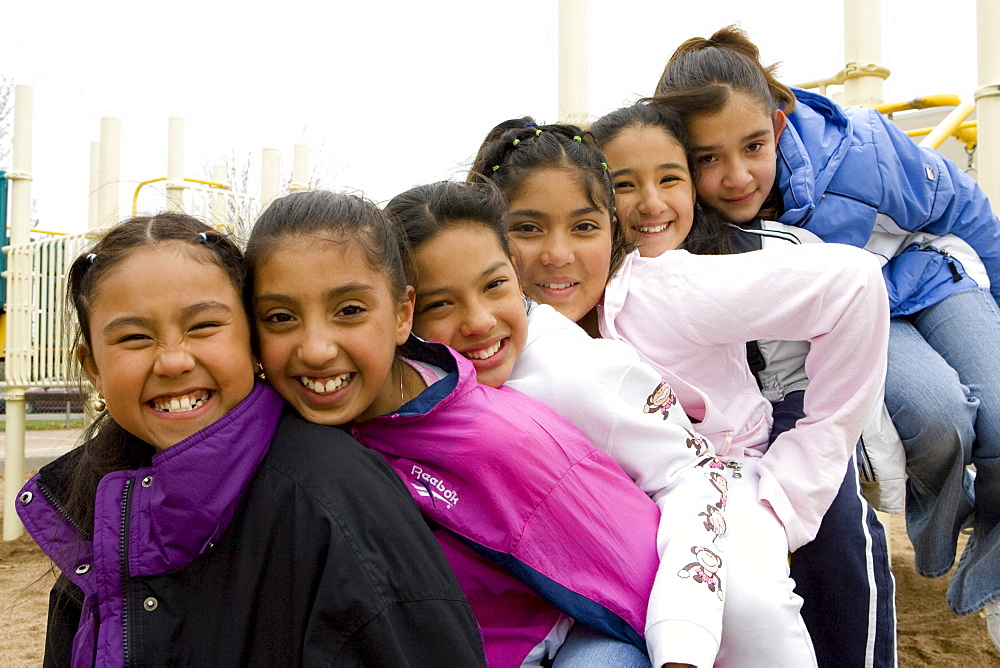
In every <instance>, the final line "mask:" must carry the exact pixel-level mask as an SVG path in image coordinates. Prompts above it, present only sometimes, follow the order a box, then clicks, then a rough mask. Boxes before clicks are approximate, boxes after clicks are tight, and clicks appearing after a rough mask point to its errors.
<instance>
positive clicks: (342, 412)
mask: <svg viewBox="0 0 1000 668" xmlns="http://www.w3.org/2000/svg"><path fill="white" fill-rule="evenodd" d="M412 294H413V293H412V289H410V290H409V291H408V293H407V296H408V299H407V300H406V301H405V302H403V303H400V302H399V301H397V300H396V299H395V298H394V295H393V294H392V290H391V289H390V287H389V281H388V279H387V278H386V276H385V275H384V274H383V273H381V272H378V271H376V270H374V269H372V267H371V266H369V264H368V261H367V260H366V259H365V255H364V252H363V250H362V249H361V248H359V247H358V246H357V244H356V243H355V242H352V241H344V242H335V241H331V240H326V239H316V238H313V237H309V238H286V239H282V240H281V242H280V243H279V244H278V245H277V246H276V248H275V250H274V251H273V252H271V253H270V254H269V255H268V256H267V257H266V258H265V259H263V261H262V262H261V263H260V265H259V266H258V267H257V271H256V274H255V284H254V286H253V306H254V317H255V320H256V327H257V334H258V337H259V339H260V352H261V363H262V364H263V366H264V372H265V374H266V376H267V379H268V381H269V382H270V383H271V384H272V385H273V386H274V389H276V390H277V391H278V393H279V394H280V395H281V396H282V397H284V399H285V401H287V402H288V403H290V404H291V405H292V406H293V407H295V409H296V410H297V411H298V412H299V414H300V415H301V416H302V417H303V418H305V419H306V420H308V421H309V422H314V423H316V424H326V425H341V424H346V423H348V422H351V421H359V422H360V421H363V420H367V419H369V418H372V417H375V416H377V415H382V414H383V413H388V412H390V411H393V410H396V409H397V408H399V405H400V403H401V401H400V400H399V395H400V388H399V385H398V383H399V381H398V379H397V377H396V376H394V375H393V374H391V373H390V371H391V369H392V364H393V360H394V356H395V352H396V346H397V345H401V344H403V343H404V342H405V341H406V338H407V336H408V335H409V333H410V324H411V322H412V317H413V301H412Z"/></svg>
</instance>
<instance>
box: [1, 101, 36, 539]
mask: <svg viewBox="0 0 1000 668" xmlns="http://www.w3.org/2000/svg"><path fill="white" fill-rule="evenodd" d="M32 106H33V104H32V90H31V86H25V85H18V86H16V87H15V89H14V155H13V166H14V169H13V171H11V172H8V173H7V174H6V177H7V178H8V179H11V180H13V181H14V183H13V187H12V188H11V194H10V199H11V207H10V208H11V218H10V239H11V244H13V245H19V244H25V243H27V242H28V240H29V238H30V232H31V134H32V129H31V123H32ZM18 259H19V258H17V257H16V254H15V257H9V258H8V263H7V271H6V272H5V274H6V277H7V345H6V350H5V351H4V355H5V358H6V359H5V362H4V370H5V374H6V380H7V392H6V395H5V396H6V400H7V408H6V412H7V421H6V424H5V430H6V445H5V447H4V490H3V491H4V494H3V496H4V510H3V539H4V540H15V539H16V538H19V537H20V536H21V534H23V533H24V527H23V526H22V525H21V520H20V518H18V516H17V511H16V510H15V507H14V503H15V501H16V499H17V492H18V491H19V490H20V489H21V483H23V482H24V426H25V406H24V387H23V386H21V385H19V384H18V383H19V382H23V378H24V368H23V367H24V364H25V359H24V351H25V350H26V349H27V345H28V344H29V343H30V342H29V341H26V340H25V337H24V336H23V330H25V329H27V328H28V327H29V326H30V324H31V313H30V312H29V309H30V299H29V300H25V301H28V302H29V303H27V304H26V303H24V302H23V301H22V303H18V300H19V299H20V300H24V298H25V297H27V296H28V294H27V291H26V290H23V289H21V290H18V289H17V288H18V287H19V286H18V284H21V285H23V283H24V281H25V277H24V276H23V274H22V272H21V271H20V270H21V265H22V264H23V262H19V261H18ZM29 270H30V267H29ZM27 280H29V281H30V278H28V279H27Z"/></svg>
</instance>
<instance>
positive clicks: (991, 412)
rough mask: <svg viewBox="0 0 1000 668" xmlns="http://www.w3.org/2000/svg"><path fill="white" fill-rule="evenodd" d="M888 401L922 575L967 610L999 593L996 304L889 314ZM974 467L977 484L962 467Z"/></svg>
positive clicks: (999, 325) (973, 298) (961, 297)
mask: <svg viewBox="0 0 1000 668" xmlns="http://www.w3.org/2000/svg"><path fill="white" fill-rule="evenodd" d="M885 403H886V407H887V408H888V409H889V414H890V415H891V416H892V421H893V423H894V424H895V425H896V430H897V431H898V432H899V436H900V438H901V439H902V441H903V446H904V448H905V450H906V472H907V475H908V476H909V479H908V480H907V483H906V531H907V533H908V534H909V537H910V542H912V543H913V547H914V551H915V555H914V556H915V562H916V568H917V571H918V572H919V573H920V574H921V575H923V576H925V577H939V576H941V575H944V574H945V573H947V572H948V570H949V569H950V568H951V566H952V565H953V563H954V561H955V551H956V549H957V541H958V533H959V531H960V530H961V528H962V525H963V524H965V523H967V522H968V523H970V524H971V526H972V528H973V535H972V537H971V538H970V539H969V542H968V544H967V546H966V548H965V552H964V553H963V554H962V558H961V560H960V562H959V566H958V569H957V570H956V572H955V575H954V577H953V578H952V580H951V582H950V583H949V585H948V604H949V605H950V606H951V609H952V610H954V611H955V612H956V613H957V614H960V615H968V614H971V613H972V612H975V611H976V610H979V609H980V608H982V607H983V605H985V604H986V603H989V602H991V601H995V600H998V599H1000V530H998V529H997V525H998V524H1000V460H998V458H1000V309H998V308H997V304H996V302H995V301H994V300H993V297H992V296H991V295H990V293H989V292H988V291H987V290H985V289H981V288H977V289H973V290H965V291H963V292H957V293H955V294H953V295H951V296H949V297H947V298H946V299H944V300H942V301H940V302H938V303H937V304H934V305H933V306H930V307H928V308H926V309H924V310H923V311H920V312H919V313H916V314H914V315H911V316H907V317H904V318H893V319H892V322H891V323H890V333H889V371H888V376H887V378H886V387H885ZM969 464H974V465H975V467H976V476H975V482H974V483H973V481H972V477H971V476H970V475H969V473H968V471H967V469H966V466H968V465H969Z"/></svg>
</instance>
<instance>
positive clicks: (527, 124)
mask: <svg viewBox="0 0 1000 668" xmlns="http://www.w3.org/2000/svg"><path fill="white" fill-rule="evenodd" d="M536 125H538V123H535V122H534V121H531V122H530V123H525V124H524V127H526V128H530V127H532V126H536Z"/></svg>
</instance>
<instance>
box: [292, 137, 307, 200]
mask: <svg viewBox="0 0 1000 668" xmlns="http://www.w3.org/2000/svg"><path fill="white" fill-rule="evenodd" d="M306 190H309V147H308V146H306V145H305V144H296V145H295V148H294V149H293V153H292V182H291V183H289V184H288V192H290V193H298V192H303V191H306Z"/></svg>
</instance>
